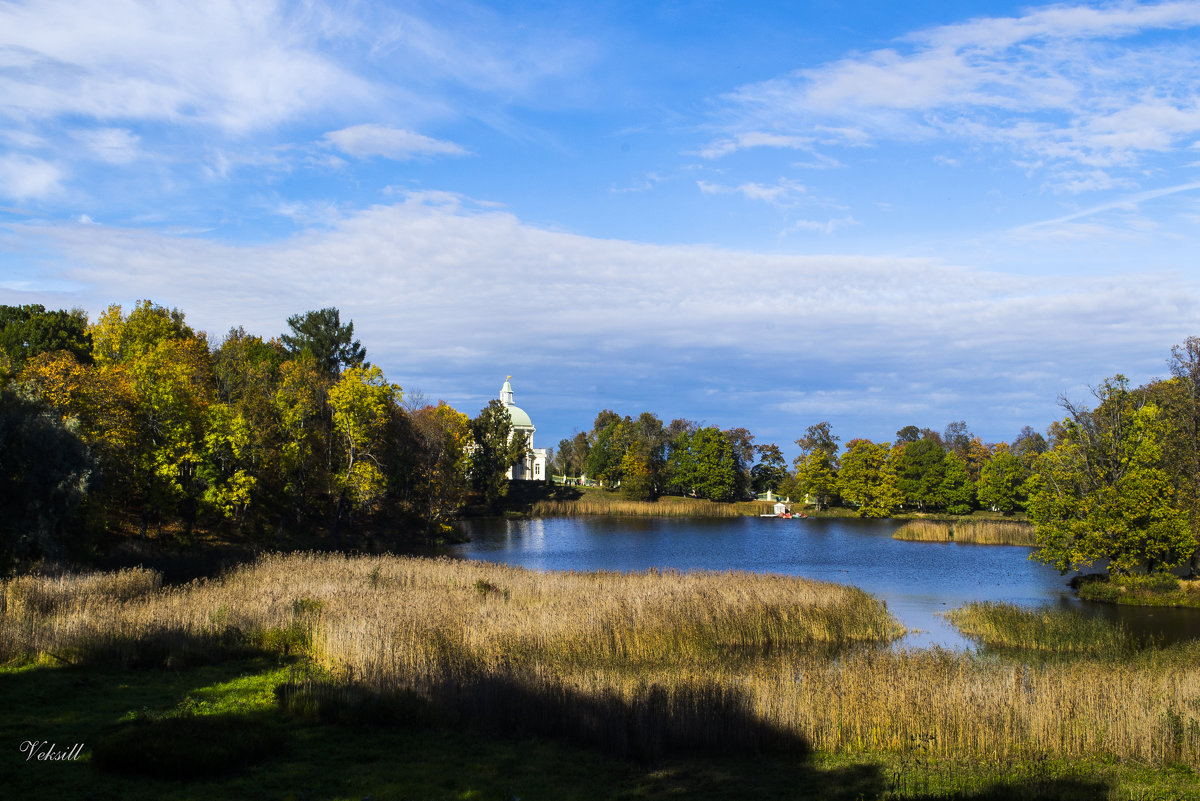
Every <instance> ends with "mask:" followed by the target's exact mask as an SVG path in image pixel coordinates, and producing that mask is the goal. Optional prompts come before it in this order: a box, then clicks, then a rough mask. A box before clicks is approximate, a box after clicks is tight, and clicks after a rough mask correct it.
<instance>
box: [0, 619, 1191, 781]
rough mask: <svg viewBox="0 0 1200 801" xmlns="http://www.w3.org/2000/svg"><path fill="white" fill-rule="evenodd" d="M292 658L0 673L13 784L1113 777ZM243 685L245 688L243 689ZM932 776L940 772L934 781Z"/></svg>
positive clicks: (737, 707) (701, 702)
mask: <svg viewBox="0 0 1200 801" xmlns="http://www.w3.org/2000/svg"><path fill="white" fill-rule="evenodd" d="M193 646H197V647H198V646H199V643H193ZM215 660H216V657H215V656H214V658H213V660H212V661H215ZM288 670H289V669H288V668H287V667H281V666H280V661H279V659H278V658H277V657H275V658H258V659H253V660H244V659H243V660H238V661H230V662H226V663H223V664H205V665H196V666H190V667H181V668H179V669H177V670H162V669H159V670H154V669H142V670H138V671H130V670H127V669H123V668H120V667H117V666H116V663H113V662H109V663H107V664H106V665H105V666H103V667H92V668H85V667H73V668H67V669H47V668H44V667H42V668H26V669H23V670H21V671H19V672H9V673H0V705H2V707H3V708H4V709H5V710H6V713H5V715H4V716H2V717H0V739H2V740H3V742H5V743H7V744H8V745H9V747H6V748H5V749H4V750H5V751H7V753H2V754H0V775H4V776H5V777H6V779H5V786H6V788H7V789H8V790H11V791H12V797H14V798H49V797H57V798H75V797H85V796H89V795H90V796H92V797H95V798H98V799H107V798H112V799H122V801H125V800H126V799H150V798H154V799H160V798H183V797H186V798H193V799H201V800H203V799H223V798H241V797H250V796H253V797H261V798H285V797H289V796H290V797H309V798H314V799H316V798H334V797H336V798H343V797H356V798H361V797H363V796H372V797H374V798H381V799H382V798H420V799H426V800H427V801H437V800H438V799H461V798H481V799H487V798H495V799H501V798H509V797H513V796H515V797H519V798H521V799H523V801H538V799H562V798H572V799H580V801H590V800H591V799H633V798H638V799H668V798H672V799H674V798H696V799H728V798H747V799H757V798H762V799H833V800H834V801H843V800H844V801H852V799H860V798H861V799H876V798H878V799H902V798H907V799H926V798H929V799H932V798H957V799H964V800H972V801H991V800H992V799H1002V798H1005V799H1007V798H1017V799H1021V798H1029V799H1033V798H1038V799H1041V798H1047V799H1061V800H1062V801H1068V800H1069V799H1084V798H1087V799H1091V798H1098V797H1105V796H1107V795H1108V794H1109V793H1110V788H1109V787H1108V786H1107V785H1106V784H1104V783H1103V782H1100V781H1088V780H1081V779H1061V778H1044V777H1039V776H1033V777H1018V778H1017V779H1015V780H1014V779H1013V778H1012V777H1006V776H1004V775H1002V774H997V772H996V771H995V769H994V768H993V767H990V766H983V767H981V768H980V769H979V770H978V772H976V773H975V774H974V775H971V773H970V771H971V770H972V769H971V768H964V769H963V770H964V771H965V772H966V773H967V774H968V775H966V776H962V777H957V778H955V777H953V776H952V777H951V778H952V779H953V780H952V781H951V782H950V783H949V784H947V783H946V782H945V781H944V780H945V779H946V775H945V773H939V774H937V775H934V776H931V777H926V776H923V775H922V771H923V770H925V768H924V767H922V766H920V765H913V764H911V763H906V762H904V761H903V760H898V759H895V758H889V757H887V756H885V755H862V756H861V757H859V758H856V759H854V760H850V759H847V758H842V759H840V760H833V759H832V758H830V757H828V756H825V755H819V754H813V753H811V752H810V750H809V748H808V747H807V744H806V743H805V742H804V741H803V740H802V739H800V738H797V737H795V736H792V735H789V734H788V733H786V732H781V731H779V730H778V729H777V728H775V727H772V726H770V725H768V724H766V723H764V722H763V721H761V720H759V719H757V718H756V716H755V715H754V714H753V713H752V710H751V708H750V706H749V704H748V702H747V699H746V698H745V697H744V696H743V695H741V694H739V693H737V692H735V691H729V690H724V689H722V688H719V687H715V686H711V685H705V684H697V685H694V686H688V687H683V688H678V689H673V690H667V689H664V688H662V687H658V686H655V685H646V686H644V687H641V688H638V689H637V690H636V691H633V692H632V693H631V694H630V695H629V697H627V698H620V697H617V696H615V695H602V696H599V697H596V696H592V695H591V694H587V693H584V692H582V691H581V690H580V689H578V688H575V687H568V686H551V685H548V684H537V683H535V682H533V681H523V682H522V681H516V680H513V679H511V678H510V679H498V678H487V679H482V678H476V679H474V680H472V681H470V682H466V683H461V684H457V685H446V686H442V687H438V688H435V689H434V690H431V691H429V693H428V695H421V696H418V695H417V694H415V693H412V692H408V693H397V694H395V695H394V696H381V695H376V694H372V693H369V692H367V691H365V690H363V689H362V688H355V687H353V686H343V687H338V686H337V685H333V684H331V683H329V682H328V681H325V682H324V683H322V681H321V680H319V679H316V678H314V679H312V680H300V681H296V680H292V681H289V680H287V679H288V676H289V673H288ZM243 686H245V687H246V688H248V689H245V690H242V689H238V688H241V687H243ZM272 688H277V689H276V690H275V692H274V693H272V691H271V690H272ZM238 692H244V693H245V697H244V698H243V699H238V698H236V697H232V696H233V695H235V694H236V693H238ZM217 696H220V709H219V711H218V712H217V714H208V715H205V714H194V713H192V712H189V710H190V709H192V708H193V707H194V705H193V704H191V701H192V700H193V699H205V698H208V699H215V698H217ZM243 701H244V703H242V702H243ZM213 703H214V704H215V703H216V701H213ZM156 710H160V711H156ZM284 710H286V711H287V712H288V714H284ZM366 724H370V725H366ZM47 738H49V739H53V740H55V741H56V742H58V744H59V745H60V746H62V747H66V746H69V745H70V744H71V743H74V742H81V743H85V751H84V753H85V757H84V759H83V760H81V761H80V762H79V763H58V764H50V763H41V764H38V763H27V762H25V761H23V757H22V756H21V754H20V753H19V752H18V751H17V749H16V744H19V743H20V742H21V741H22V740H25V739H39V740H42V739H47ZM89 763H90V766H91V767H90V768H89ZM897 770H899V771H900V773H897V772H896V771H897ZM985 770H986V771H991V772H984V771H985ZM927 778H930V779H932V780H933V781H936V782H938V783H937V784H935V785H933V786H936V787H938V788H942V789H939V790H938V791H937V792H931V791H930V790H929V787H930V783H929V781H927V780H926V779H927ZM164 780H175V781H176V784H174V785H171V784H167V783H164ZM964 788H965V789H964ZM1181 797H1188V796H1181Z"/></svg>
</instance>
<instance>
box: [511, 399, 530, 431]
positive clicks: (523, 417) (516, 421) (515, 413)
mask: <svg viewBox="0 0 1200 801" xmlns="http://www.w3.org/2000/svg"><path fill="white" fill-rule="evenodd" d="M504 408H505V409H508V416H509V417H511V418H512V424H513V426H514V427H515V428H533V421H532V420H530V419H529V415H527V414H525V410H524V409H522V408H521V407H520V406H509V405H508V404H505V405H504Z"/></svg>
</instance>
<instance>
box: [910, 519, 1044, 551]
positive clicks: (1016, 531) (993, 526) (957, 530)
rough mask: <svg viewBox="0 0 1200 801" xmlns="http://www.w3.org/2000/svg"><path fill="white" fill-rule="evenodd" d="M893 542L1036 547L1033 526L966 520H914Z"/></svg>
mask: <svg viewBox="0 0 1200 801" xmlns="http://www.w3.org/2000/svg"><path fill="white" fill-rule="evenodd" d="M892 538H893V539H897V540H908V541H911V542H958V543H963V544H970V545H1021V546H1026V547H1033V546H1035V545H1037V539H1036V537H1035V534H1034V529H1033V526H1031V525H1029V524H1028V523H1018V522H1015V521H1009V520H967V521H957V522H953V523H947V522H942V521H937V520H913V521H910V522H908V523H905V524H904V525H903V526H901V527H900V528H898V529H896V531H895V533H893V534H892Z"/></svg>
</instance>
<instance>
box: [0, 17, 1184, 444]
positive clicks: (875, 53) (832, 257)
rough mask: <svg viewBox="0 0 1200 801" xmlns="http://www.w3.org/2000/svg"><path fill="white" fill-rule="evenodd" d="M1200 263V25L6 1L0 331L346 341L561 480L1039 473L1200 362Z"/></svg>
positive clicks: (1, 40)
mask: <svg viewBox="0 0 1200 801" xmlns="http://www.w3.org/2000/svg"><path fill="white" fill-rule="evenodd" d="M577 5H578V6H586V7H583V8H580V7H576V6H577ZM1198 231H1200V2H1163V3H1076V4H1061V5H1015V4H1011V3H1001V2H982V3H971V4H947V3H920V2H914V3H906V4H894V3H841V2H831V1H822V0H818V1H816V2H805V3H745V2H743V3H725V2H691V3H689V2H674V3H659V4H653V3H635V2H627V3H620V2H614V3H603V2H597V3H589V4H559V3H457V2H437V3H427V4H426V3H390V2H389V3H384V2H366V1H364V2H344V3H325V2H319V1H317V0H313V1H312V2H305V3H272V2H259V3H236V2H221V0H214V1H213V2H208V3H201V4H196V3H145V2H136V1H135V0H104V2H89V1H88V0H70V1H69V2H67V1H66V0H40V2H32V3H26V2H0V302H4V303H31V302H37V303H43V304H46V305H47V306H51V307H56V308H57V307H82V308H84V309H86V310H88V312H89V313H90V314H92V315H93V316H95V315H96V314H97V313H98V312H99V311H100V310H102V309H103V308H104V307H106V306H107V305H108V304H109V303H120V304H122V305H125V306H127V307H128V306H129V305H130V304H132V303H133V302H135V301H136V300H137V299H139V298H150V299H152V300H154V301H156V302H158V303H161V304H164V305H168V306H176V307H179V308H181V309H183V310H184V311H185V312H186V313H187V315H188V319H189V321H190V322H192V323H193V325H195V326H196V327H199V328H202V329H204V330H206V331H208V332H209V333H210V334H211V335H212V336H213V338H214V341H219V339H220V338H221V336H222V335H223V333H224V332H225V331H227V330H228V329H229V328H230V327H231V326H234V325H244V326H245V327H246V328H247V329H248V330H250V331H252V332H254V333H259V334H261V335H263V336H271V335H275V334H278V333H280V332H282V331H283V330H284V328H285V322H284V321H285V319H286V318H287V317H288V316H289V315H290V314H294V313H296V312H302V311H305V310H307V309H316V308H321V307H324V306H331V305H332V306H337V307H338V308H340V309H341V312H342V316H343V319H344V320H345V319H353V321H354V323H355V331H356V333H357V334H358V335H359V337H360V338H361V340H362V341H363V343H364V345H365V346H366V347H367V349H368V356H369V358H371V359H372V361H374V362H375V363H377V364H379V365H381V366H382V367H383V368H384V369H385V370H386V371H387V373H388V376H389V378H390V379H391V380H393V381H395V382H397V383H400V384H401V385H402V386H404V387H405V388H406V390H409V391H419V392H420V393H421V394H423V395H424V397H426V398H427V399H429V400H436V399H439V398H443V399H445V400H447V401H448V402H450V403H452V404H454V405H455V406H457V407H458V408H460V409H462V410H463V411H465V412H467V413H469V414H474V413H476V412H477V411H478V409H479V408H480V407H481V406H483V405H484V403H486V401H487V399H488V398H489V397H493V396H494V395H495V393H496V392H497V391H498V389H499V387H500V384H501V383H502V382H503V380H504V377H505V376H506V375H508V374H512V375H513V377H514V378H513V384H514V388H515V390H516V393H517V402H518V403H519V404H520V405H522V406H523V407H524V408H525V409H526V410H527V411H528V412H529V413H530V414H531V416H532V417H533V420H534V422H535V423H536V424H537V426H538V435H537V444H538V445H540V446H545V445H554V444H555V443H556V442H557V441H558V440H559V439H560V438H562V437H565V436H569V435H570V434H571V433H572V431H573V430H575V429H587V428H588V427H589V426H590V424H591V420H592V418H593V417H594V415H595V413H596V412H597V411H599V410H600V409H602V408H612V409H615V410H617V411H618V412H620V413H623V414H625V413H628V414H634V415H636V414H637V413H639V412H640V411H642V410H645V409H649V410H651V411H654V412H656V413H657V414H659V415H660V416H661V417H663V418H664V419H667V420H669V419H671V418H673V417H687V418H691V419H695V420H700V421H704V422H707V423H711V424H716V425H719V426H722V427H730V426H745V427H747V428H749V429H750V430H751V431H752V432H754V433H755V434H756V435H757V437H758V439H759V441H764V442H770V441H774V442H777V443H779V444H780V445H782V446H785V449H786V450H787V451H788V452H789V453H793V452H794V448H792V447H791V442H792V440H794V439H795V438H796V437H797V436H799V435H800V434H802V433H803V430H804V428H805V427H806V426H808V425H810V424H812V423H815V422H817V421H820V420H829V421H831V422H832V423H833V424H834V429H835V431H836V432H837V433H839V434H840V435H841V436H842V437H843V439H849V438H850V437H853V436H866V437H870V438H873V439H876V440H886V439H891V438H892V436H893V435H894V432H895V431H896V430H897V429H898V428H900V427H902V426H904V425H908V424H915V425H918V426H922V427H924V426H929V427H932V428H935V429H939V430H940V429H942V428H943V427H944V426H945V425H946V424H947V423H948V422H951V421H953V420H960V419H961V420H965V421H966V422H967V423H968V425H969V427H970V428H971V429H972V431H974V432H975V433H978V434H980V435H981V436H983V437H984V439H985V440H988V441H998V440H1011V439H1013V437H1014V436H1015V435H1016V434H1017V432H1018V431H1019V430H1020V428H1021V427H1022V426H1023V425H1027V424H1028V425H1032V426H1034V427H1035V428H1038V429H1042V428H1044V427H1045V426H1046V425H1047V424H1048V423H1049V422H1050V421H1052V420H1054V419H1057V418H1058V417H1061V410H1060V409H1059V408H1058V407H1057V398H1058V397H1059V396H1060V395H1066V396H1068V397H1071V398H1072V399H1075V400H1081V399H1086V397H1087V392H1088V386H1089V385H1095V384H1096V383H1098V382H1099V381H1100V380H1101V379H1103V378H1104V377H1106V376H1109V375H1112V374H1114V373H1117V372H1123V373H1125V374H1127V375H1128V376H1129V377H1130V378H1131V379H1132V380H1133V381H1134V382H1135V383H1141V382H1143V381H1145V380H1148V379H1150V378H1152V377H1155V376H1162V375H1164V374H1165V373H1166V359H1167V357H1168V355H1169V351H1170V348H1171V346H1172V345H1175V344H1178V343H1179V342H1182V341H1183V339H1185V338H1186V337H1188V336H1192V335H1200V304H1198V303H1197V301H1198V300H1200V283H1198V278H1200V264H1198V263H1197V262H1198V259H1197V254H1198V253H1200V247H1198V242H1197V238H1198V237H1197V232H1198Z"/></svg>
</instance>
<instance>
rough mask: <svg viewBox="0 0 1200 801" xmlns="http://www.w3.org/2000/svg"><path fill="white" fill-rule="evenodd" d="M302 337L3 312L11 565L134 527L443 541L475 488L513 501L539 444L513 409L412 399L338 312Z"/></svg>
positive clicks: (490, 497) (144, 305) (177, 320)
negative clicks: (519, 474) (369, 532)
mask: <svg viewBox="0 0 1200 801" xmlns="http://www.w3.org/2000/svg"><path fill="white" fill-rule="evenodd" d="M287 328H288V330H287V331H286V332H284V333H282V334H280V335H279V336H277V337H274V338H271V339H263V338H262V337H259V336H256V335H253V334H249V333H247V332H246V331H245V329H244V328H241V327H237V328H233V329H231V330H230V331H229V332H228V333H227V334H226V335H225V336H224V337H223V338H222V339H221V340H220V341H219V342H215V343H210V341H209V338H208V337H207V336H206V335H205V334H204V333H203V332H200V331H196V330H194V329H193V328H192V327H191V326H189V325H188V323H187V321H186V318H185V315H184V313H183V312H181V311H180V310H178V309H167V308H165V307H162V306H159V305H157V304H154V303H152V302H150V301H141V302H139V303H138V304H137V305H136V306H135V307H134V308H132V309H130V310H129V311H128V312H125V311H124V310H122V308H121V307H120V306H115V305H114V306H110V307H109V308H108V309H107V310H105V312H103V313H102V314H101V315H100V316H99V318H98V319H97V320H95V321H94V322H90V321H89V320H88V318H87V315H86V314H85V313H83V312H82V311H78V310H76V311H63V310H58V311H47V310H46V309H45V308H44V307H42V306H40V305H28V306H0V550H2V551H3V555H4V556H6V557H8V558H30V557H36V556H39V555H46V554H55V553H59V552H61V551H62V549H63V547H64V546H65V545H69V544H78V543H79V542H81V541H86V540H87V539H88V538H89V537H92V538H94V537H95V536H97V535H99V534H101V533H103V532H106V531H118V530H125V531H136V532H138V533H140V534H141V535H142V536H145V535H146V533H147V532H148V531H150V530H163V529H169V530H172V531H177V532H180V533H183V534H187V533H189V532H192V531H194V530H196V529H197V527H204V528H209V529H212V528H215V529H220V530H223V531H225V532H226V533H227V534H228V535H230V536H232V537H245V538H249V537H261V536H264V535H271V536H276V537H283V536H285V535H287V534H293V533H297V532H303V531H309V530H314V529H315V530H319V531H324V532H326V533H327V534H331V535H332V536H334V537H339V536H342V535H345V534H346V533H347V532H351V531H353V530H354V529H355V528H356V527H362V526H364V525H372V524H374V523H377V522H381V521H382V522H386V523H387V524H388V525H391V524H392V523H397V524H398V525H397V526H394V528H396V529H405V528H407V529H410V530H411V529H413V528H416V529H417V530H419V531H423V532H425V533H426V534H427V535H429V536H436V535H438V534H440V533H442V532H443V531H444V530H445V529H446V527H447V525H448V523H449V521H451V520H452V519H453V518H454V517H455V516H456V515H457V514H458V513H459V511H460V509H461V508H462V506H463V504H464V503H465V502H466V500H467V498H468V495H469V494H470V493H473V492H474V493H477V496H476V497H478V498H479V499H481V502H483V503H492V504H494V503H496V502H497V501H498V499H499V498H500V497H501V496H502V495H503V493H504V491H505V490H506V488H507V484H506V482H505V481H504V480H503V479H504V473H505V471H507V469H508V467H509V466H510V465H512V464H513V463H515V462H516V461H517V460H519V459H522V458H524V456H525V452H526V451H527V450H528V443H527V442H526V441H525V439H524V438H523V437H521V436H512V428H511V423H510V422H509V420H508V415H507V412H506V411H505V410H504V407H503V405H502V404H501V403H500V402H499V401H492V403H490V404H489V405H488V406H487V407H485V408H484V409H483V410H481V411H480V413H479V414H478V415H477V416H476V417H475V418H474V419H472V418H469V417H468V416H467V415H465V414H463V413H461V412H459V411H457V410H455V409H454V408H452V407H451V406H449V405H447V404H446V403H443V402H438V403H424V402H423V401H422V400H421V399H420V398H415V399H409V400H408V401H407V402H406V401H405V398H404V395H403V393H402V391H401V388H400V387H399V386H397V385H396V384H393V383H390V382H389V381H388V380H387V378H386V377H385V375H384V373H383V371H382V370H381V369H380V368H379V367H378V366H374V365H371V364H370V363H369V362H368V361H367V358H366V355H367V354H366V350H365V348H363V346H362V344H361V343H360V342H359V341H358V340H357V339H355V338H354V324H353V322H352V321H351V322H348V323H345V324H343V323H342V321H341V318H340V314H339V312H338V310H337V309H335V308H327V309H320V310H316V311H309V312H306V313H303V314H297V315H294V316H292V317H289V318H288V320H287ZM406 523H408V524H409V525H405V524H406Z"/></svg>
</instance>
